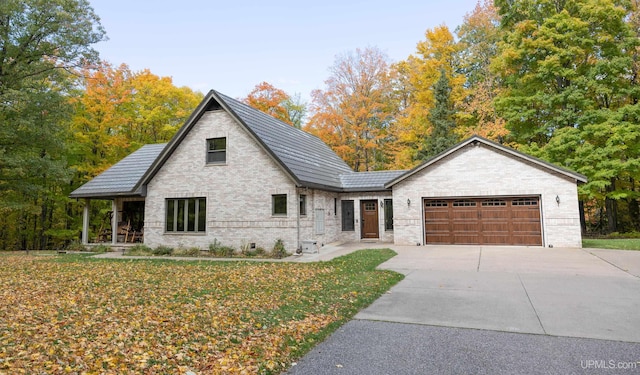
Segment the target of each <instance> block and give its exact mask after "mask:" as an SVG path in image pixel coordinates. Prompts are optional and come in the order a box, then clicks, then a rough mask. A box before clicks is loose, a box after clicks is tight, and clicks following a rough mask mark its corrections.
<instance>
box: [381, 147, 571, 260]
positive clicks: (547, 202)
mask: <svg viewBox="0 0 640 375" xmlns="http://www.w3.org/2000/svg"><path fill="white" fill-rule="evenodd" d="M481 196H538V197H540V202H541V218H542V232H543V233H542V235H543V245H544V246H556V247H581V244H582V240H581V231H580V219H579V214H578V212H579V210H578V193H577V189H576V182H575V180H572V179H570V178H568V177H567V176H564V175H560V174H558V173H553V172H550V171H549V170H544V169H542V167H540V166H538V165H535V164H533V163H530V162H527V161H524V160H518V159H517V158H514V157H513V156H511V155H507V154H505V153H503V152H502V151H500V150H497V149H495V148H492V147H489V146H487V145H484V144H482V143H479V144H477V145H475V146H474V145H468V146H466V147H463V148H461V149H460V150H458V151H456V152H454V153H453V154H451V155H448V156H447V157H445V158H443V159H441V160H439V161H437V162H436V163H434V164H433V165H430V166H428V167H427V168H425V169H424V170H422V171H419V172H418V173H416V174H414V175H412V176H410V177H408V178H406V179H404V180H402V181H400V182H399V183H397V184H396V185H394V186H393V199H394V202H397V203H396V204H395V207H394V208H395V210H394V216H395V218H394V221H395V230H394V232H395V243H396V244H402V245H416V244H424V241H425V238H424V213H423V207H422V205H423V202H422V200H423V199H424V198H457V197H464V198H469V197H481ZM556 196H557V197H558V198H559V199H560V204H558V203H556ZM407 202H410V203H407Z"/></svg>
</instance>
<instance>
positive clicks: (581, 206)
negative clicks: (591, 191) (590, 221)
mask: <svg viewBox="0 0 640 375" xmlns="http://www.w3.org/2000/svg"><path fill="white" fill-rule="evenodd" d="M578 210H579V212H580V231H581V232H582V235H583V236H584V235H585V234H586V233H587V221H586V220H585V218H584V201H578Z"/></svg>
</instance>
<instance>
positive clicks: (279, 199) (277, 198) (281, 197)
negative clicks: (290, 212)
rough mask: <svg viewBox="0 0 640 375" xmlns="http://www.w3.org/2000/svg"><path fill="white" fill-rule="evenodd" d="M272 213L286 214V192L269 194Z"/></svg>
mask: <svg viewBox="0 0 640 375" xmlns="http://www.w3.org/2000/svg"><path fill="white" fill-rule="evenodd" d="M271 201H272V202H271V203H272V214H273V215H286V214H287V194H275V195H272V196H271Z"/></svg>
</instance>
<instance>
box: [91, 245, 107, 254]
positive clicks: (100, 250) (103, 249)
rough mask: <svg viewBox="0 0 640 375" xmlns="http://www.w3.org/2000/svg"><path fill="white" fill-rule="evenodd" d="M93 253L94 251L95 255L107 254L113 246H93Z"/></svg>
mask: <svg viewBox="0 0 640 375" xmlns="http://www.w3.org/2000/svg"><path fill="white" fill-rule="evenodd" d="M91 251H93V252H94V253H106V252H109V251H111V246H109V245H105V244H99V245H96V246H93V247H92V248H91Z"/></svg>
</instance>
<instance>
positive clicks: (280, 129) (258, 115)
mask: <svg viewBox="0 0 640 375" xmlns="http://www.w3.org/2000/svg"><path fill="white" fill-rule="evenodd" d="M215 96H216V97H217V98H218V99H219V100H220V101H222V102H223V103H221V104H223V105H225V104H226V106H228V108H229V109H230V110H231V111H232V112H233V113H232V114H235V116H236V117H237V118H238V120H240V121H241V122H242V123H243V124H244V125H245V126H246V127H247V128H248V129H249V130H250V131H251V133H253V134H254V135H255V137H256V138H257V139H258V140H260V141H261V142H262V143H263V145H264V146H265V147H266V149H267V150H268V151H270V152H271V153H272V155H273V157H274V158H275V159H276V160H277V161H278V162H280V163H281V164H282V165H283V166H284V167H285V168H286V169H287V170H288V171H289V172H290V173H291V174H292V175H293V177H295V179H297V180H298V184H299V185H300V186H307V187H319V188H326V189H330V190H333V189H335V190H341V189H342V183H341V180H340V175H341V174H346V173H353V170H352V169H351V168H350V167H349V166H348V165H347V163H345V162H344V160H342V159H341V158H340V157H339V156H338V155H336V153H335V152H333V150H331V148H329V146H327V144H326V143H324V142H323V141H322V140H320V138H318V137H316V136H314V135H311V134H309V133H307V132H304V131H302V130H300V129H297V128H295V127H293V126H291V125H289V124H285V123H284V122H282V121H280V120H277V119H275V118H273V117H271V116H269V115H267V114H265V113H263V112H261V111H259V110H257V109H255V108H252V107H250V106H248V105H246V104H244V103H242V102H240V101H237V100H235V99H232V98H230V97H228V96H226V95H223V94H220V93H218V92H216V93H215Z"/></svg>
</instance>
